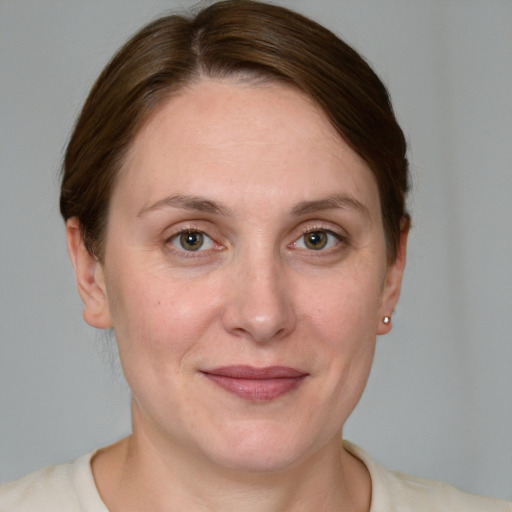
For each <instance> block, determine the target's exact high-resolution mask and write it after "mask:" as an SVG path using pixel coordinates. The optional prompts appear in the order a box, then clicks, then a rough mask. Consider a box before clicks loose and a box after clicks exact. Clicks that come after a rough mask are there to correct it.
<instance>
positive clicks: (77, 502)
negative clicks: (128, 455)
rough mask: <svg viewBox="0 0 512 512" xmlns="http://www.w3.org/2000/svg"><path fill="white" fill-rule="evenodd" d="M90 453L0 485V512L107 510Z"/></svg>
mask: <svg viewBox="0 0 512 512" xmlns="http://www.w3.org/2000/svg"><path fill="white" fill-rule="evenodd" d="M92 455H93V454H87V455H84V456H82V457H80V458H79V459H77V460H76V461H75V462H73V463H70V464H60V465H58V466H48V467H46V468H43V469H40V470H39V471H36V472H34V473H31V474H29V475H26V476H24V477H22V478H20V479H18V480H15V481H13V482H9V483H7V484H4V485H1V486H0V512H29V511H30V512H50V511H51V512H61V511H62V512H64V511H66V512H75V511H76V512H79V511H80V512H93V511H94V512H107V509H106V507H105V506H104V505H103V503H102V502H101V499H100V497H99V494H98V492H97V490H96V487H95V485H94V478H93V476H92V471H91V469H90V460H91V457H92Z"/></svg>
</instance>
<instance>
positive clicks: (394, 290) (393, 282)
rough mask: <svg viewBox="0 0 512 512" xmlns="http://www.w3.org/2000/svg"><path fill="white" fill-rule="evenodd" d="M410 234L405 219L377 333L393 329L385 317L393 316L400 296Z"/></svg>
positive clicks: (389, 267)
mask: <svg viewBox="0 0 512 512" xmlns="http://www.w3.org/2000/svg"><path fill="white" fill-rule="evenodd" d="M408 235H409V221H408V220H407V221H404V223H403V227H402V230H401V231H400V242H399V244H398V251H397V256H396V260H395V261H394V262H393V263H392V264H391V265H389V266H388V270H387V273H386V282H385V284H384V290H383V295H382V305H381V308H380V316H379V318H378V319H377V322H378V323H377V334H378V335H382V334H387V333H388V332H389V331H391V329H392V322H391V321H390V322H388V323H384V322H383V319H384V317H386V316H387V317H389V318H391V316H392V314H393V311H394V310H395V307H396V304H397V302H398V299H399V297H400V289H401V287H402V277H403V275H404V269H405V258H406V252H407V237H408Z"/></svg>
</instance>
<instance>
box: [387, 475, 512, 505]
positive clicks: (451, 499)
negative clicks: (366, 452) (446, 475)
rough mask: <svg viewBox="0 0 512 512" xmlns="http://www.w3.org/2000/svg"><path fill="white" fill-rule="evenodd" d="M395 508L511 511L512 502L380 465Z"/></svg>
mask: <svg viewBox="0 0 512 512" xmlns="http://www.w3.org/2000/svg"><path fill="white" fill-rule="evenodd" d="M380 477H381V478H382V480H383V481H385V482H386V483H387V487H388V492H389V493H390V494H391V495H392V499H393V500H394V501H396V505H397V506H396V509H393V510H396V511H397V512H398V511H402V510H403V511H404V512H405V510H416V511H418V512H419V511H423V510H425V512H426V511H429V512H434V511H439V512H441V511H444V510H450V512H459V511H460V512H512V503H507V502H505V501H502V500H497V499H493V498H487V497H484V496H477V495H476V494H470V493H467V492H463V491H461V490H459V489H457V488H455V487H453V486H451V485H449V484H447V483H445V482H439V481H435V480H427V479H424V478H417V477H413V476H411V475H405V474H403V473H398V472H396V471H389V470H387V469H384V468H381V475H380Z"/></svg>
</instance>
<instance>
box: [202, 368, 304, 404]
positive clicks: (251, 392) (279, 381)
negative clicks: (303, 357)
mask: <svg viewBox="0 0 512 512" xmlns="http://www.w3.org/2000/svg"><path fill="white" fill-rule="evenodd" d="M201 373H203V375H205V377H207V378H208V379H210V380H211V381H212V382H214V383H215V384H217V385H218V386H220V387H221V388H223V389H224V390H226V391H228V392H229V393H232V394H234V395H236V396H238V397H240V398H242V399H244V400H247V401H251V402H268V401H270V400H274V399H276V398H278V397H280V396H282V395H285V394H286V393H289V392H291V391H293V390H294V389H296V388H297V387H298V386H300V384H301V383H302V382H303V381H304V379H305V378H306V377H307V376H308V375H309V374H308V373H306V372H302V371H299V370H296V369H295V368H290V367H287V366H269V367H266V368H254V367H252V366H224V367H221V368H214V369H212V370H207V371H202V372H201Z"/></svg>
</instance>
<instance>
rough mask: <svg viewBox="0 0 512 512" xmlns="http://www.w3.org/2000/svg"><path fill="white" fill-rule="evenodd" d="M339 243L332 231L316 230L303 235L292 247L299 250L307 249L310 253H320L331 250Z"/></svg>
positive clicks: (337, 236) (338, 238)
mask: <svg viewBox="0 0 512 512" xmlns="http://www.w3.org/2000/svg"><path fill="white" fill-rule="evenodd" d="M339 242H340V237H339V235H337V234H336V233H333V232H332V231H328V230H325V229H316V230H314V231H308V232H307V233H304V234H303V235H302V236H301V237H300V238H299V239H298V240H297V241H296V242H295V243H294V246H295V247H298V248H299V249H307V250H311V251H321V250H325V249H332V248H334V247H336V245H338V244H339Z"/></svg>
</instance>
